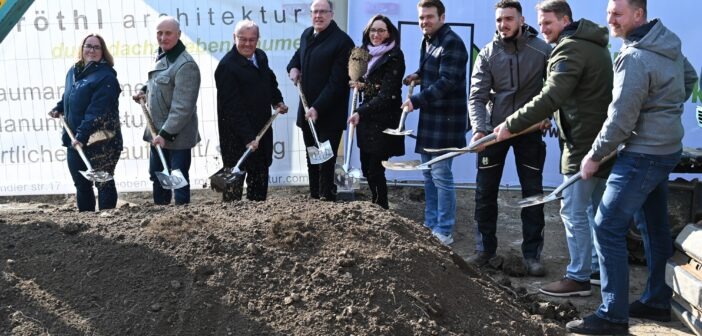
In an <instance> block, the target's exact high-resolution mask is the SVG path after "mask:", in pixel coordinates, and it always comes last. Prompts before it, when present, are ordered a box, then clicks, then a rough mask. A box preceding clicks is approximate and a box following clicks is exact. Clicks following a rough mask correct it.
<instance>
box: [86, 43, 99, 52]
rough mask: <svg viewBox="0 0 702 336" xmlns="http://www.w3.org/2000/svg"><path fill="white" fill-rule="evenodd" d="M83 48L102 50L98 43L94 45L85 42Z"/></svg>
mask: <svg viewBox="0 0 702 336" xmlns="http://www.w3.org/2000/svg"><path fill="white" fill-rule="evenodd" d="M83 49H84V50H85V49H93V51H100V50H102V47H101V46H100V45H99V44H97V45H92V44H84V45H83Z"/></svg>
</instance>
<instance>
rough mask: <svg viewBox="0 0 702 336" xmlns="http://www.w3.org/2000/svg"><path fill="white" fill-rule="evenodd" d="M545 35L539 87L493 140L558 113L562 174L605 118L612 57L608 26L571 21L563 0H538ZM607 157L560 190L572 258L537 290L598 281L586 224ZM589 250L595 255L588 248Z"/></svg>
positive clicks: (576, 165) (582, 287)
mask: <svg viewBox="0 0 702 336" xmlns="http://www.w3.org/2000/svg"><path fill="white" fill-rule="evenodd" d="M536 9H537V11H538V21H539V27H540V29H541V33H542V35H543V36H544V39H545V40H546V41H547V42H549V43H552V44H555V47H554V48H553V51H552V52H551V56H550V58H549V62H548V66H547V79H546V84H545V85H544V87H543V89H542V90H541V93H540V94H539V95H537V96H536V97H534V98H533V99H532V100H531V102H529V103H527V104H525V105H524V106H523V107H522V108H520V109H519V110H518V111H516V112H514V113H513V114H512V115H511V116H509V117H508V118H507V119H506V120H505V122H504V123H502V124H501V125H499V126H498V127H497V128H495V130H494V132H495V133H496V134H497V137H498V141H500V140H501V139H506V138H508V137H509V136H510V134H512V133H518V132H521V131H523V130H525V129H526V128H528V127H529V126H531V125H533V124H536V123H538V122H540V121H541V120H543V119H544V118H548V117H549V116H551V115H552V114H553V115H554V117H555V119H556V123H557V125H558V133H559V144H560V147H561V162H560V167H561V169H560V170H561V174H563V178H564V180H565V179H568V178H569V177H571V176H572V175H574V174H576V173H578V171H579V169H580V161H581V160H582V158H583V157H584V156H585V154H587V152H588V151H589V150H590V147H591V146H592V143H593V141H594V140H595V137H596V136H597V133H598V132H599V130H600V129H601V128H602V124H604V121H605V119H607V107H608V105H609V103H610V102H611V101H612V85H613V84H612V81H613V72H612V59H611V56H610V53H609V50H608V48H607V45H608V43H609V35H608V31H607V28H606V27H601V26H598V25H597V24H595V23H593V22H591V21H588V20H586V19H580V20H579V21H573V20H572V18H573V15H572V12H571V9H570V6H569V5H568V3H567V2H566V1H565V0H546V1H543V2H541V3H539V4H538V5H537V6H536ZM610 168H611V164H610V165H607V166H605V167H603V168H602V169H600V171H599V173H598V174H597V175H596V176H595V177H593V178H592V179H589V180H587V181H585V180H580V181H578V182H576V183H575V184H573V185H572V186H570V187H568V188H567V189H565V190H564V191H563V201H562V203H561V218H562V220H563V224H564V225H565V230H566V240H567V243H568V251H569V253H570V264H569V265H568V267H567V269H566V275H565V276H564V277H563V279H561V280H558V281H555V282H552V283H549V284H546V285H544V286H543V287H542V288H541V289H540V291H541V292H542V293H544V294H548V295H553V296H589V295H591V293H592V291H591V282H590V281H591V276H592V280H593V283H595V284H597V282H596V281H597V279H599V277H598V276H597V274H598V273H599V271H598V270H599V264H598V262H597V255H596V254H595V253H593V251H594V249H593V243H592V234H591V226H592V225H593V224H594V216H595V212H596V211H597V206H598V204H599V203H600V199H601V198H602V193H603V192H604V189H605V182H606V178H607V175H608V174H609V170H610ZM593 254H594V255H593Z"/></svg>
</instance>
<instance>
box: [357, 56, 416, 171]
mask: <svg viewBox="0 0 702 336" xmlns="http://www.w3.org/2000/svg"><path fill="white" fill-rule="evenodd" d="M404 74H405V56H404V54H403V53H402V50H400V48H399V46H396V47H395V48H393V49H392V50H390V51H388V52H387V53H385V54H384V55H383V56H381V57H380V59H378V61H376V62H375V64H373V67H372V68H371V69H370V71H369V73H368V76H367V77H366V78H365V80H364V81H365V87H364V88H363V90H362V91H361V99H360V103H359V105H360V106H359V107H358V108H357V109H356V112H358V114H359V116H360V117H361V118H360V121H359V123H358V126H357V128H356V130H357V131H356V132H357V133H356V136H357V143H358V148H360V149H361V150H362V151H364V152H368V153H372V154H375V155H378V156H383V157H391V156H401V155H405V137H401V136H396V135H389V134H385V133H383V130H385V129H387V128H393V129H394V128H397V125H399V123H400V115H401V114H402V109H401V108H400V105H402V76H404Z"/></svg>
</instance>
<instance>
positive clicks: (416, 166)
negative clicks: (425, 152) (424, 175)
mask: <svg viewBox="0 0 702 336" xmlns="http://www.w3.org/2000/svg"><path fill="white" fill-rule="evenodd" d="M382 164H383V167H385V168H387V169H390V170H426V169H429V168H430V167H429V166H427V165H424V164H422V162H421V161H419V160H411V161H397V162H390V161H383V162H382Z"/></svg>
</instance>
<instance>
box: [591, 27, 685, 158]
mask: <svg viewBox="0 0 702 336" xmlns="http://www.w3.org/2000/svg"><path fill="white" fill-rule="evenodd" d="M680 46H681V42H680V38H678V36H677V35H675V33H673V32H671V31H670V30H668V28H666V27H665V26H663V23H661V21H660V20H658V19H656V20H653V21H651V22H649V23H648V24H645V25H643V26H641V27H639V28H637V29H636V30H635V31H634V32H632V33H631V34H629V36H627V37H626V38H625V39H624V42H623V45H622V48H621V50H620V54H619V56H617V59H616V60H615V62H614V89H613V91H612V98H613V100H612V103H611V104H610V105H609V109H608V111H607V120H606V121H605V123H604V125H603V126H602V130H600V133H599V134H598V135H597V138H596V139H595V142H594V143H593V144H592V151H593V156H592V158H593V159H594V160H595V161H599V160H601V159H602V158H603V157H604V156H606V155H607V154H608V153H611V152H612V151H614V150H615V149H616V148H617V146H618V145H619V144H621V143H624V144H625V148H624V149H623V150H625V151H630V152H636V153H642V154H652V155H667V154H672V153H675V152H677V151H679V150H680V149H681V148H682V142H681V140H682V137H683V133H684V130H683V126H682V122H681V120H680V116H681V115H682V112H683V103H684V102H685V101H686V100H687V99H688V98H690V95H691V94H692V88H693V86H694V85H695V82H697V73H696V72H695V69H693V68H692V65H691V64H690V62H689V61H688V60H687V58H685V56H684V55H683V54H682V51H681V49H680Z"/></svg>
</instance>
